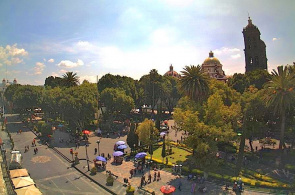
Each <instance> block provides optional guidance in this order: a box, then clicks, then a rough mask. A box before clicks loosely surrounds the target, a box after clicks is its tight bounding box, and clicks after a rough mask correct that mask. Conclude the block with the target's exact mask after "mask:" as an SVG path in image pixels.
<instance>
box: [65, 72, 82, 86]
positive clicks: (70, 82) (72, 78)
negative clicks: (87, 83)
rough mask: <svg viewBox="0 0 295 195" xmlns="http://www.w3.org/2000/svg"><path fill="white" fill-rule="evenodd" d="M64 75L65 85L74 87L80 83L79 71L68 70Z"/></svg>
mask: <svg viewBox="0 0 295 195" xmlns="http://www.w3.org/2000/svg"><path fill="white" fill-rule="evenodd" d="M62 76H63V78H62V79H63V81H62V82H63V85H64V86H66V87H73V86H77V85H78V84H79V77H78V75H77V73H73V72H66V73H65V74H64V75H62Z"/></svg>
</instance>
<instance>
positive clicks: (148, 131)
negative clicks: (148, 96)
mask: <svg viewBox="0 0 295 195" xmlns="http://www.w3.org/2000/svg"><path fill="white" fill-rule="evenodd" d="M158 133H159V130H158V129H157V128H156V127H155V124H154V122H153V121H152V120H148V119H145V120H144V121H143V122H142V123H140V124H139V126H138V127H137V129H136V134H137V135H138V138H139V140H140V141H141V142H142V143H143V145H151V144H153V142H154V141H155V140H156V138H157V137H158Z"/></svg>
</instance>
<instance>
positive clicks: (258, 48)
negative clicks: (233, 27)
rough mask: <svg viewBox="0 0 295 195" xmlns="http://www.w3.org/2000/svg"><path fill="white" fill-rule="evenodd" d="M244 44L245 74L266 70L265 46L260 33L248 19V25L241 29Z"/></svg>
mask: <svg viewBox="0 0 295 195" xmlns="http://www.w3.org/2000/svg"><path fill="white" fill-rule="evenodd" d="M243 36H244V43H245V49H244V52H245V61H246V72H249V71H252V70H256V69H263V70H267V58H266V45H265V43H264V42H263V41H262V40H261V39H260V31H259V29H258V28H257V26H255V25H254V24H253V23H252V20H251V19H250V17H249V19H248V25H247V26H246V27H245V28H244V29H243Z"/></svg>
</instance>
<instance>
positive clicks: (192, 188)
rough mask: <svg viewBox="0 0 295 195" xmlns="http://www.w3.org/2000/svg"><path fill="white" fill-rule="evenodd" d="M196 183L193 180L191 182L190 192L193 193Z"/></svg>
mask: <svg viewBox="0 0 295 195" xmlns="http://www.w3.org/2000/svg"><path fill="white" fill-rule="evenodd" d="M196 185H197V184H196V183H195V182H193V183H192V187H191V193H192V194H194V193H195V192H196Z"/></svg>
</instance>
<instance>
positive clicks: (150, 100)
mask: <svg viewBox="0 0 295 195" xmlns="http://www.w3.org/2000/svg"><path fill="white" fill-rule="evenodd" d="M138 91H139V94H140V97H141V101H139V104H140V105H144V104H145V105H146V104H147V105H151V106H152V113H154V109H155V107H156V105H157V103H158V102H161V103H162V101H164V100H165V98H166V97H167V96H168V94H169V93H170V91H171V83H170V82H169V80H168V79H166V78H164V77H163V76H162V75H160V74H159V73H158V71H157V70H156V69H152V70H151V71H150V73H149V74H148V75H144V76H142V77H141V78H140V80H139V90H138ZM161 103H160V104H161Z"/></svg>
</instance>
